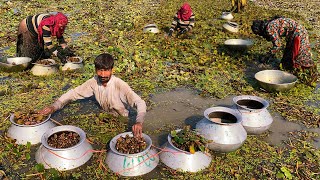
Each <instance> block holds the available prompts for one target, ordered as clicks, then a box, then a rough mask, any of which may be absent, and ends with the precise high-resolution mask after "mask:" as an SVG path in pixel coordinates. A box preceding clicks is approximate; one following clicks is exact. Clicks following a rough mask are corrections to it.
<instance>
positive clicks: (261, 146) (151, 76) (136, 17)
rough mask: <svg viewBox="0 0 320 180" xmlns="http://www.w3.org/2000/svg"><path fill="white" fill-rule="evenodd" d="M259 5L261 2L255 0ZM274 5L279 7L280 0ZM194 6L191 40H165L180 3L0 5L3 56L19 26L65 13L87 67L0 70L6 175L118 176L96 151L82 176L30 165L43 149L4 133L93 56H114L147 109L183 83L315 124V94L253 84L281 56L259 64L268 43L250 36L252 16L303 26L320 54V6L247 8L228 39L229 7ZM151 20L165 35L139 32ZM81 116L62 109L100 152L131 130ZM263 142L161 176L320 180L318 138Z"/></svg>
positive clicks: (69, 0)
mask: <svg viewBox="0 0 320 180" xmlns="http://www.w3.org/2000/svg"><path fill="white" fill-rule="evenodd" d="M259 2H264V1H257V2H255V3H259ZM272 2H277V3H280V1H278V0H273V1H272ZM289 2H290V3H292V2H291V1H287V2H285V1H281V3H284V4H285V5H286V7H288V3H289ZM189 3H190V4H191V5H192V8H193V11H194V12H195V14H196V26H195V28H194V30H193V32H192V35H190V36H189V37H188V36H185V37H181V38H176V37H173V38H171V39H166V38H165V31H166V30H167V29H168V27H169V26H170V24H171V21H172V18H173V15H174V13H175V12H176V10H177V9H178V8H179V7H180V5H181V1H178V0H172V1H159V0H140V1H113V0H107V1H101V0H99V1H89V0H81V1H75V0H66V1H59V3H58V4H57V3H56V2H53V1H52V2H47V1H44V0H37V1H35V0H31V1H1V2H0V27H1V30H3V31H2V32H0V52H1V55H6V56H14V54H15V41H16V33H17V32H16V31H17V26H18V24H19V22H20V21H21V20H22V19H23V18H25V17H26V16H28V15H32V14H37V13H40V12H53V11H63V12H65V13H66V14H68V15H69V17H68V18H69V22H70V23H69V25H68V28H67V29H66V35H65V38H66V41H67V42H69V45H70V46H71V47H72V49H73V50H75V51H76V55H78V56H80V57H82V58H83V60H84V68H83V71H82V72H73V73H69V72H64V73H59V74H55V75H53V76H50V77H35V76H32V75H31V74H30V72H29V71H24V72H19V73H6V72H0V119H1V121H0V174H1V173H2V171H4V173H5V175H6V176H7V177H9V178H12V179H21V178H26V179H35V178H36V179H50V178H51V179H58V178H62V179H63V178H64V179H81V178H83V177H86V178H87V179H98V178H100V179H110V178H111V179H117V178H118V176H117V175H116V174H113V173H112V172H110V171H108V170H106V169H104V168H103V160H102V159H105V153H94V155H93V157H92V159H91V160H90V162H89V163H88V164H86V166H83V167H81V168H78V169H76V170H72V171H68V172H58V171H56V170H54V169H48V170H45V169H44V168H43V166H41V165H39V164H36V163H35V162H34V161H33V160H32V159H33V158H32V157H33V155H32V152H34V151H35V150H36V149H37V148H38V145H34V146H31V147H30V146H29V145H26V146H25V145H16V144H14V141H13V140H10V139H8V138H7V137H6V136H5V131H6V130H7V129H8V127H9V126H10V121H9V120H8V119H7V117H8V116H9V114H10V113H14V112H19V111H21V110H24V111H25V112H26V111H28V110H30V111H31V110H39V109H41V108H43V107H44V106H46V105H48V104H50V103H53V102H54V100H55V99H56V98H58V97H59V96H60V95H61V94H63V93H65V92H66V91H68V90H69V89H70V88H74V87H76V86H77V85H80V84H82V83H83V82H85V81H86V80H88V79H89V78H91V77H92V76H93V75H94V65H93V61H94V58H95V57H96V56H97V55H98V54H100V53H102V52H108V53H111V54H112V55H113V56H114V57H115V58H116V60H117V61H116V64H115V69H114V71H115V75H116V76H119V77H121V78H122V79H124V80H125V81H126V82H128V84H129V85H130V86H131V87H132V88H133V89H134V90H135V91H136V92H137V93H138V94H139V95H141V96H142V98H143V99H145V100H146V102H147V104H148V108H152V104H153V102H151V101H150V99H149V96H150V95H151V94H153V93H156V92H157V91H160V90H170V89H173V88H176V87H180V86H187V87H190V88H195V89H198V90H199V92H200V93H201V95H203V96H210V97H215V98H225V97H227V96H229V95H240V94H248V95H256V96H260V97H263V98H264V99H267V100H268V101H270V110H271V111H274V112H277V113H280V114H281V115H282V116H283V117H284V118H285V119H286V120H288V121H295V122H298V123H302V124H304V125H306V126H310V127H319V119H320V118H319V112H320V109H319V102H320V91H319V88H318V89H316V90H315V89H314V88H311V87H308V86H306V85H303V84H301V83H298V84H297V86H296V87H295V88H293V89H291V90H290V91H288V92H282V93H267V92H265V91H263V90H261V89H260V87H259V86H258V84H257V83H256V82H255V80H254V78H253V75H254V73H256V72H257V71H258V70H261V69H264V67H268V68H276V66H277V65H278V63H279V59H280V58H281V54H278V55H277V58H278V60H275V61H273V62H270V64H269V66H261V65H264V64H260V63H259V62H258V60H259V59H261V57H263V55H264V54H265V53H266V52H267V49H268V48H269V47H271V43H268V42H267V41H266V40H264V39H262V38H260V37H257V36H255V35H253V33H251V30H250V26H251V22H252V20H254V19H266V18H269V17H271V16H274V15H277V14H281V15H284V16H287V17H291V18H293V19H298V20H299V21H300V22H301V23H303V24H304V26H305V27H306V28H307V29H308V32H310V41H311V43H312V44H314V48H313V50H314V52H319V50H320V46H319V39H320V35H319V34H317V33H316V32H317V30H318V29H317V26H314V24H317V23H318V22H319V21H315V22H314V21H313V20H308V19H306V18H308V17H310V16H309V15H310V14H312V13H313V12H315V13H314V14H318V13H316V12H317V10H315V8H312V7H317V6H315V5H314V4H313V3H314V2H313V1H312V2H311V1H309V2H308V3H302V4H304V5H305V6H307V7H308V8H310V9H313V10H311V11H310V12H309V11H308V12H306V11H300V8H299V13H297V12H295V11H290V8H289V7H288V8H286V9H273V8H269V7H266V8H265V7H264V6H261V7H260V6H255V4H254V2H249V4H248V6H247V8H246V9H245V11H243V12H240V13H237V14H234V17H235V18H234V19H233V21H234V22H236V23H237V24H239V25H240V30H239V32H238V34H229V33H225V32H223V31H222V25H223V24H224V23H225V21H223V20H221V19H219V17H220V16H221V12H222V11H224V10H226V9H230V7H231V4H228V3H225V2H224V1H203V0H190V1H189ZM297 3H298V2H294V4H297ZM264 5H266V4H264ZM84 7H85V8H84ZM274 7H276V8H277V6H274ZM297 7H300V6H297ZM15 9H18V10H19V13H17V11H16V10H15ZM291 9H292V8H291ZM293 9H294V10H295V9H296V8H293ZM315 18H316V17H315ZM150 23H155V24H157V26H158V28H159V29H160V31H161V32H160V33H159V34H150V33H148V34H145V33H143V32H142V28H143V27H144V26H145V25H146V24H150ZM75 34H76V35H75ZM75 37H76V38H75ZM239 37H241V38H249V39H252V40H253V41H254V45H253V47H252V48H251V49H250V50H249V51H247V52H245V53H242V52H232V51H229V50H228V49H226V48H225V47H224V46H223V42H224V41H225V40H227V39H231V38H239ZM7 47H8V48H7ZM1 49H5V50H3V51H1ZM319 55H320V53H317V54H314V58H315V59H319ZM54 59H55V60H56V62H60V61H59V60H57V59H56V58H54ZM83 109H84V108H83V106H82V104H81V103H79V102H74V103H70V104H69V105H68V106H66V107H65V108H64V109H63V110H62V111H63V112H64V113H65V114H68V116H65V117H60V118H61V119H57V120H59V122H60V123H62V124H68V125H75V126H78V127H80V128H82V129H83V130H84V131H85V132H86V134H87V137H88V139H89V140H90V141H91V142H92V143H94V147H95V148H97V149H105V146H106V144H107V143H108V141H109V140H110V139H111V138H113V137H114V136H115V135H117V134H119V133H121V132H124V131H125V130H126V129H127V122H128V119H126V118H121V117H112V116H108V115H106V114H105V113H102V114H100V112H97V111H99V110H97V109H98V108H97V109H95V110H94V111H90V110H88V111H85V112H84V110H83ZM168 129H176V127H159V130H158V131H165V130H168ZM152 133H156V132H150V134H152ZM263 136H268V133H265V134H263V135H260V136H248V139H247V140H246V142H245V143H244V145H243V146H242V147H241V148H240V149H238V150H237V151H235V152H232V153H228V154H215V153H212V155H213V156H212V157H213V161H212V165H211V167H210V168H208V169H206V170H204V171H202V172H199V173H193V174H191V173H182V172H178V171H172V170H170V169H168V168H166V167H161V175H159V176H162V177H165V178H172V179H192V178H194V179H235V178H243V179H268V178H270V179H276V178H287V179H290V178H292V179H312V178H313V179H319V178H320V175H319V159H320V153H319V150H318V149H315V148H314V147H313V145H312V144H310V143H309V142H310V140H311V139H312V138H313V137H316V136H318V135H317V134H311V133H307V132H293V134H292V137H290V141H289V142H285V143H286V146H285V147H276V146H271V145H269V144H267V143H266V142H264V141H263Z"/></svg>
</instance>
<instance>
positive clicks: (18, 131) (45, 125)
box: [8, 114, 56, 144]
mask: <svg viewBox="0 0 320 180" xmlns="http://www.w3.org/2000/svg"><path fill="white" fill-rule="evenodd" d="M50 116H51V115H49V116H48V117H47V119H46V120H44V121H43V122H41V123H39V124H35V125H21V124H17V123H16V122H15V121H14V114H11V115H10V122H11V126H10V127H9V129H8V136H9V137H10V138H12V139H16V143H17V144H27V142H30V143H31V144H38V143H40V142H41V137H42V135H43V134H44V133H45V132H46V131H47V130H49V129H51V128H53V127H55V126H56V125H55V124H54V123H53V122H52V121H50Z"/></svg>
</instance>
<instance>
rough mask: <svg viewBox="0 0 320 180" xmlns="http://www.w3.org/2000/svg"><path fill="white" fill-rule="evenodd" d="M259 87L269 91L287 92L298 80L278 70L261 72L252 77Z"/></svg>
mask: <svg viewBox="0 0 320 180" xmlns="http://www.w3.org/2000/svg"><path fill="white" fill-rule="evenodd" d="M254 78H255V79H256V80H257V81H258V82H259V84H260V86H261V87H262V88H263V89H265V90H267V91H269V92H275V91H287V90H289V89H291V88H293V87H294V86H295V84H296V83H297V81H298V78H297V77H296V76H295V75H293V74H290V73H287V72H284V71H280V70H263V71H259V72H257V73H256V74H255V75H254Z"/></svg>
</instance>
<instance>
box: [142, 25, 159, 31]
mask: <svg viewBox="0 0 320 180" xmlns="http://www.w3.org/2000/svg"><path fill="white" fill-rule="evenodd" d="M143 32H145V33H146V32H151V33H159V32H160V31H159V29H158V26H157V25H156V24H148V25H146V26H145V27H144V28H143Z"/></svg>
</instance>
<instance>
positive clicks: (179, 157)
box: [160, 130, 212, 172]
mask: <svg viewBox="0 0 320 180" xmlns="http://www.w3.org/2000/svg"><path fill="white" fill-rule="evenodd" d="M176 131H180V130H176ZM162 149H163V152H161V153H160V160H161V161H162V162H163V163H164V164H165V165H166V166H168V167H170V168H172V169H175V170H181V171H187V172H197V171H200V170H203V169H205V168H207V167H209V165H210V163H211V160H212V158H211V155H210V154H208V153H207V154H206V153H203V152H201V151H197V152H195V153H194V154H191V153H190V152H187V151H183V150H181V149H179V148H177V147H176V146H174V145H173V144H172V137H171V135H170V134H169V135H168V142H167V143H166V144H164V145H163V147H162Z"/></svg>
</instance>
